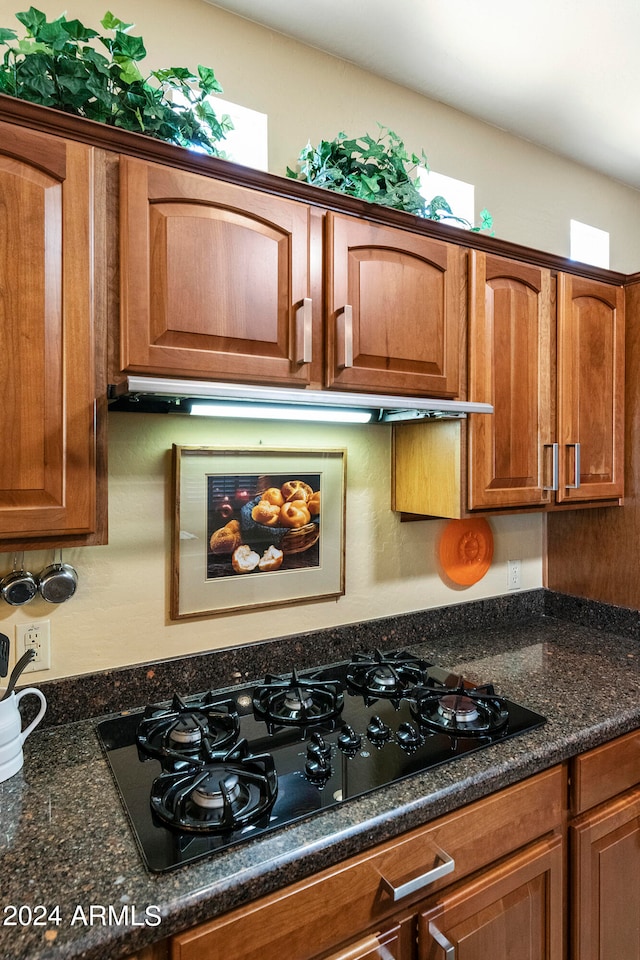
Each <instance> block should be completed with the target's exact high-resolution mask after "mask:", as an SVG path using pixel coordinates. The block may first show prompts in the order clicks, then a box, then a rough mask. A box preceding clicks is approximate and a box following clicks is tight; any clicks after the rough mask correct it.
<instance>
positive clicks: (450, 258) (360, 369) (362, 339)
mask: <svg viewBox="0 0 640 960" xmlns="http://www.w3.org/2000/svg"><path fill="white" fill-rule="evenodd" d="M326 236H327V355H328V364H327V368H328V375H327V382H328V385H329V386H335V387H336V388H339V389H343V390H344V389H347V390H363V391H374V392H380V391H383V392H387V393H398V394H415V395H421V396H430V397H457V396H458V395H459V389H460V355H459V353H460V330H461V322H462V321H461V317H462V316H463V311H464V308H465V304H464V285H465V280H466V278H465V274H464V254H463V252H462V251H461V250H460V248H459V247H457V246H455V245H454V244H446V243H441V242H440V241H438V240H432V239H430V238H429V237H423V236H420V235H419V234H413V233H408V232H405V231H404V230H397V229H395V228H393V227H383V226H380V225H378V224H375V223H367V222H366V221H364V220H358V219H356V218H355V217H346V216H342V215H340V214H334V213H329V214H327V233H326Z"/></svg>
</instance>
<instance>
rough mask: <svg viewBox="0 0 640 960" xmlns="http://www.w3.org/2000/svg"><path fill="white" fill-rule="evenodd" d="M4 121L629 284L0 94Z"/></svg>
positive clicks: (616, 275) (611, 274)
mask: <svg viewBox="0 0 640 960" xmlns="http://www.w3.org/2000/svg"><path fill="white" fill-rule="evenodd" d="M0 119H5V120H7V121H8V122H10V123H14V124H16V125H19V126H26V127H29V128H30V129H32V130H39V131H42V132H45V133H52V134H55V135H57V136H64V137H66V138H67V139H70V140H79V141H81V142H83V143H88V144H91V145H92V146H95V147H99V148H101V149H103V150H109V151H111V152H117V153H122V154H126V155H127V156H131V157H138V158H140V159H142V160H151V161H156V162H159V163H163V164H165V165H167V166H170V167H174V168H176V169H180V170H189V171H191V172H193V173H198V174H201V175H203V176H206V177H213V178H215V179H218V180H221V181H227V182H229V183H236V184H239V185H242V186H247V187H252V188H254V189H257V190H262V191H264V192H265V193H270V194H273V195H276V196H280V197H287V198H289V199H294V200H301V201H303V202H304V203H308V204H312V205H314V206H318V207H322V208H324V209H325V210H335V211H337V212H342V213H346V214H349V215H351V216H354V217H358V218H360V219H366V220H369V221H371V222H372V223H381V224H386V225H388V226H395V227H398V228H399V229H401V230H408V231H410V232H412V233H417V234H422V235H424V236H429V237H433V238H434V239H438V240H443V241H446V242H449V243H453V244H457V245H458V246H464V247H468V248H470V249H475V250H484V251H485V252H487V253H490V254H495V255H497V256H501V257H509V258H510V259H512V260H520V261H523V262H525V263H531V264H537V265H538V266H542V267H547V268H549V269H551V270H558V271H563V272H565V273H574V274H577V275H579V276H587V277H593V278H595V279H600V280H604V281H605V282H608V283H624V282H625V281H626V275H625V274H624V273H620V272H618V271H613V270H603V269H602V268H600V267H591V266H589V265H586V264H577V263H576V262H575V261H573V260H569V259H568V258H564V257H559V256H556V255H554V254H549V253H546V252H544V251H541V250H535V249H533V248H531V247H526V246H523V245H521V244H516V243H512V242H510V241H507V240H502V239H500V238H498V237H493V236H488V235H485V234H482V233H471V232H470V231H468V230H459V229H458V228H457V227H452V226H449V225H447V224H443V223H436V222H434V221H431V220H423V219H421V218H420V217H415V216H413V215H412V214H408V213H404V212H402V211H399V210H392V209H390V208H388V207H383V206H381V205H380V204H374V203H366V202H365V201H363V200H357V199H355V198H353V197H347V196H344V195H342V194H338V193H335V192H333V191H330V190H324V189H321V188H320V187H313V186H310V185H309V184H306V183H303V182H301V181H299V180H293V179H291V178H288V177H285V176H278V175H276V174H272V173H264V172H262V171H259V170H252V169H251V168H248V167H244V166H241V165H240V164H235V163H231V162H230V161H228V160H219V159H217V158H215V157H207V156H204V155H202V154H197V153H194V152H193V151H189V150H186V149H184V148H183V147H177V146H174V145H173V144H169V143H164V142H162V141H160V140H156V139H154V138H153V137H148V136H144V135H143V134H138V133H132V132H130V131H128V130H120V129H119V128H118V127H112V126H107V125H106V124H100V123H96V122H95V121H92V120H85V119H83V118H80V117H73V116H70V115H69V114H66V113H64V112H62V111H59V110H53V109H51V108H50V107H42V106H40V105H39V104H33V103H28V102H27V101H24V100H18V99H16V98H14V97H8V96H6V95H4V94H0Z"/></svg>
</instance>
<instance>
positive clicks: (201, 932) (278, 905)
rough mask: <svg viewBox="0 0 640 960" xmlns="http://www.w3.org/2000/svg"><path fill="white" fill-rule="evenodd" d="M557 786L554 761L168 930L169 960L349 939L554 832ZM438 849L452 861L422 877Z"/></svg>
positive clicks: (269, 958) (560, 803)
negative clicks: (295, 879) (279, 885)
mask: <svg viewBox="0 0 640 960" xmlns="http://www.w3.org/2000/svg"><path fill="white" fill-rule="evenodd" d="M565 784H566V779H565V770H564V768H563V767H554V768H553V769H551V770H548V771H545V773H542V774H540V775H538V776H536V777H533V778H531V779H530V780H527V781H524V782H523V783H520V784H517V785H515V786H513V787H509V788H508V789H506V790H501V791H500V792H498V793H495V794H493V795H492V796H489V797H486V798H484V799H483V800H479V801H477V802H475V803H473V804H470V805H469V806H467V807H463V808H462V809H461V810H458V811H456V812H455V813H451V814H448V815H447V816H445V817H441V818H440V819H438V820H434V821H432V822H431V823H429V824H428V825H426V826H424V827H419V828H418V829H416V830H413V831H411V832H410V833H407V834H405V835H404V836H402V837H401V838H399V839H396V840H392V841H389V842H387V843H384V844H381V845H380V846H378V847H374V848H373V849H372V850H369V851H367V852H366V853H363V854H359V855H358V856H356V857H353V858H351V859H350V860H345V861H344V862H343V863H342V864H339V865H338V866H335V867H332V868H330V869H329V870H325V871H323V872H322V873H319V874H316V875H315V876H313V877H311V878H309V879H308V880H304V881H301V882H300V883H297V884H294V885H293V886H290V887H287V888H286V889H284V890H280V891H278V892H276V893H273V894H271V895H269V896H268V897H264V898H263V899H261V900H258V901H256V902H254V903H251V904H249V905H248V906H245V907H242V908H240V909H238V910H234V911H233V912H232V913H229V914H227V915H226V916H224V917H220V918H218V919H216V920H213V921H212V922H210V923H205V924H203V925H201V926H200V927H197V928H195V929H194V930H191V931H189V932H188V933H184V934H180V935H178V936H176V937H175V938H174V939H173V944H172V954H171V956H172V960H228V958H229V957H230V956H232V957H237V958H238V960H240V958H241V960H281V958H282V957H285V956H288V957H295V958H296V960H309V958H312V957H316V956H318V955H319V954H322V953H323V952H325V951H328V950H330V949H331V948H332V947H337V946H338V945H340V944H341V943H346V942H349V941H350V940H354V939H355V938H356V937H357V936H359V935H362V934H364V933H366V932H367V931H368V930H370V929H375V928H376V925H377V924H379V923H380V921H381V920H382V919H384V918H385V917H387V916H389V915H391V914H392V913H393V912H394V911H397V910H398V908H399V907H400V906H404V905H406V904H407V903H409V902H411V901H412V900H416V899H418V898H419V897H423V896H424V895H425V893H430V892H431V891H433V890H438V889H441V888H442V887H443V886H445V885H446V884H448V883H450V882H451V881H452V880H458V879H460V878H461V877H464V876H465V875H468V874H470V873H472V872H473V871H475V870H477V869H480V868H481V867H484V866H486V865H487V864H489V863H492V862H493V861H496V860H498V859H500V858H501V857H503V856H505V855H507V854H509V853H511V852H512V851H515V850H517V849H518V848H519V847H522V846H524V845H525V844H526V843H529V842H530V841H531V840H535V839H536V838H537V837H540V836H542V835H544V834H546V833H549V832H551V831H553V830H554V829H556V828H557V827H558V826H559V825H560V823H561V820H562V815H563V809H564V797H565ZM443 854H444V856H445V857H449V858H452V859H453V861H454V866H453V867H452V868H451V867H450V868H449V870H448V871H447V872H446V875H444V873H442V875H441V877H440V878H439V879H435V880H434V881H433V882H429V875H430V874H431V871H434V872H436V871H437V868H438V867H439V866H440V867H441V866H442V863H443ZM421 877H422V878H424V882H422V883H420V882H419V878H421ZM394 889H395V894H394ZM405 890H406V891H407V893H406V895H403V894H404V891H405Z"/></svg>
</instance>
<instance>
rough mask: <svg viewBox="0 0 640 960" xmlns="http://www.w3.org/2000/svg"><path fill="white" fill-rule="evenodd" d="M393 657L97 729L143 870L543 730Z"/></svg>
mask: <svg viewBox="0 0 640 960" xmlns="http://www.w3.org/2000/svg"><path fill="white" fill-rule="evenodd" d="M544 722H545V718H544V717H542V716H540V715H539V714H537V713H534V712H533V711H531V710H528V709H527V708H526V707H523V706H520V705H519V704H516V703H512V702H511V701H509V700H506V699H504V698H503V697H500V696H499V695H498V694H497V693H496V691H495V690H494V688H493V686H492V685H491V684H485V685H482V686H474V685H473V684H471V683H469V682H467V681H465V680H463V678H462V677H460V676H457V675H455V674H452V673H449V672H448V671H446V670H443V669H442V668H439V667H436V666H434V665H432V664H429V663H426V662H425V661H423V660H420V659H419V658H416V657H414V656H412V655H411V654H408V653H406V652H404V651H391V652H381V651H373V652H372V653H362V654H355V655H354V657H353V659H352V660H351V661H345V662H343V663H338V664H333V665H330V666H326V667H322V668H320V669H316V670H305V671H301V672H299V673H298V672H295V671H294V672H293V673H292V674H286V675H283V676H274V675H268V676H266V677H265V678H264V680H263V681H262V682H261V683H259V684H257V685H252V686H248V687H245V688H242V689H239V690H234V691H233V692H231V693H216V692H214V691H209V692H207V693H205V694H198V695H195V696H184V697H181V696H178V695H176V696H174V698H173V700H172V701H170V702H167V703H162V704H151V705H149V706H147V707H146V708H145V710H144V711H140V712H137V713H127V714H122V715H121V716H118V717H115V718H112V719H109V720H104V721H102V722H101V723H100V724H98V734H99V737H100V740H101V742H102V745H103V747H104V750H105V753H106V756H107V760H108V762H109V764H110V767H111V770H112V772H113V775H114V778H115V781H116V785H117V787H118V790H119V792H120V795H121V797H122V801H123V804H124V807H125V810H126V812H127V814H128V817H129V820H130V822H131V826H132V828H133V832H134V835H135V837H136V841H137V843H138V846H139V848H140V851H141V853H142V856H143V859H144V861H145V863H146V865H147V867H148V869H149V870H150V871H152V872H162V871H165V870H170V869H173V868H175V867H178V866H181V865H183V864H186V863H189V862H191V861H193V860H198V859H200V858H201V857H205V856H208V855H211V854H215V853H216V852H217V851H220V850H223V849H224V848H225V847H229V846H231V845H233V844H237V843H242V842H244V841H247V840H251V839H252V838H254V837H257V836H260V835H262V834H264V833H266V832H268V831H273V830H276V829H278V828H279V827H282V826H284V825H286V824H290V823H293V822H295V821H296V820H299V819H301V818H304V817H308V816H311V815H313V814H315V813H318V812H320V811H322V810H326V809H327V808H329V807H333V806H336V805H338V804H342V803H345V802H347V801H349V800H351V799H353V798H354V797H358V796H361V795H362V794H365V793H368V792H369V791H371V790H375V789H377V788H379V787H383V786H385V785H387V784H390V783H394V782H396V781H398V780H403V779H404V778H405V777H410V776H412V775H413V774H416V773H420V772H421V771H424V770H427V769H430V768H432V767H435V766H438V765H440V764H443V763H447V762H449V761H453V760H455V759H456V758H457V757H460V756H463V755H464V754H467V753H470V752H472V751H475V750H480V749H482V748H484V747H488V746H491V744H493V743H496V742H498V741H500V740H504V739H505V738H508V737H513V736H516V735H518V734H521V733H524V732H526V731H527V730H531V729H533V728H534V727H537V726H540V725H541V724H543V723H544Z"/></svg>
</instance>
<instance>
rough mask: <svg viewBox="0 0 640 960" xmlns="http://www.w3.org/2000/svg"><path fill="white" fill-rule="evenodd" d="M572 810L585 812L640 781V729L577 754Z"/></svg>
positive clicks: (572, 780)
mask: <svg viewBox="0 0 640 960" xmlns="http://www.w3.org/2000/svg"><path fill="white" fill-rule="evenodd" d="M571 783H572V787H571V810H572V813H574V814H576V813H582V811H583V810H589V809H590V808H591V807H595V806H596V804H598V803H603V802H604V801H605V800H610V799H611V798H612V797H615V796H616V795H617V794H618V793H622V792H623V791H624V790H628V789H629V788H630V787H633V786H635V784H636V783H640V730H634V731H633V732H632V733H628V734H626V735H625V736H624V737H618V739H617V740H613V741H612V742H611V743H605V744H604V745H603V746H601V747H596V749H595V750H590V751H589V753H584V754H582V756H579V757H576V758H575V759H574V760H573V766H572V770H571Z"/></svg>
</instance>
